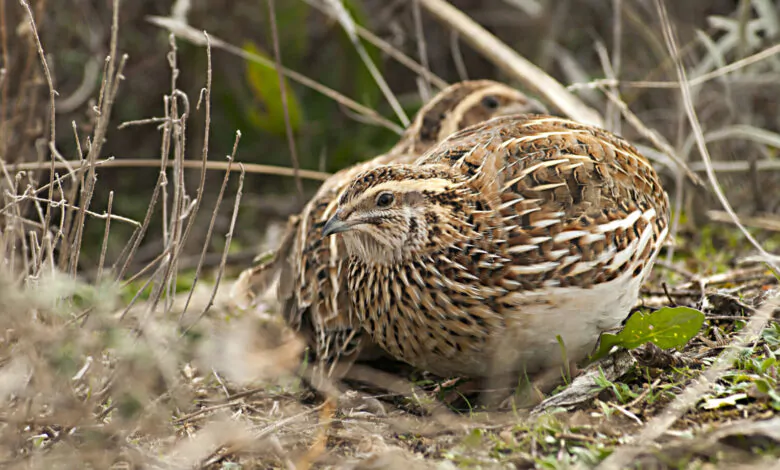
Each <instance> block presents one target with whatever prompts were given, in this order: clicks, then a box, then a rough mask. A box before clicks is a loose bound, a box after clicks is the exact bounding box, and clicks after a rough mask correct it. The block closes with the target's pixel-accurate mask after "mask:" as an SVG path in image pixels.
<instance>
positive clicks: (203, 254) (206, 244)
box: [179, 131, 241, 333]
mask: <svg viewBox="0 0 780 470" xmlns="http://www.w3.org/2000/svg"><path fill="white" fill-rule="evenodd" d="M239 140H241V132H240V131H238V132H236V138H235V140H234V141H233V151H232V153H231V154H230V156H228V169H227V171H225V177H224V178H223V179H222V186H220V188H219V194H218V195H217V202H216V203H214V210H213V211H212V213H211V220H210V221H209V228H208V229H207V230H206V239H205V240H204V242H203V247H202V248H201V252H200V260H199V261H198V267H197V268H195V277H194V279H193V281H192V286H191V287H190V291H189V293H188V294H187V300H186V301H185V302H184V308H183V309H182V311H181V314H179V325H181V322H182V319H183V318H184V315H185V314H186V313H187V309H188V308H189V306H190V301H191V300H192V295H193V293H194V292H195V286H196V285H197V284H198V279H200V271H201V269H202V267H203V259H204V258H205V257H206V251H208V247H209V244H210V243H211V236H212V233H213V232H214V224H215V223H216V220H217V213H218V212H219V207H220V206H221V205H222V199H223V198H224V196H225V189H226V188H227V183H228V180H229V179H230V168H231V166H232V164H233V161H234V160H235V156H236V151H237V149H238V142H239ZM185 333H186V332H185Z"/></svg>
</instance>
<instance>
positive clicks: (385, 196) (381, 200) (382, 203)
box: [376, 193, 395, 207]
mask: <svg viewBox="0 0 780 470" xmlns="http://www.w3.org/2000/svg"><path fill="white" fill-rule="evenodd" d="M394 200H395V197H394V196H393V194H392V193H382V194H380V195H379V196H378V197H377V198H376V205H377V206H379V207H387V206H389V205H390V204H392V203H393V201H394Z"/></svg>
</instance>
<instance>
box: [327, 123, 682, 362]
mask: <svg viewBox="0 0 780 470" xmlns="http://www.w3.org/2000/svg"><path fill="white" fill-rule="evenodd" d="M346 184H347V187H346V189H345V190H344V191H343V192H342V193H341V195H340V196H339V200H338V204H337V207H336V208H335V211H334V212H333V214H332V215H331V217H330V219H329V220H328V221H327V223H326V224H325V226H324V227H323V228H322V230H321V232H322V235H323V236H325V237H326V239H328V240H329V241H330V243H336V241H337V240H338V243H343V245H344V251H345V252H346V256H347V260H346V261H345V262H344V264H345V270H346V274H345V276H346V278H347V282H346V285H347V288H346V292H347V293H348V295H347V297H348V299H349V301H350V302H351V310H350V311H351V312H352V313H353V315H354V316H355V320H354V323H355V324H359V325H360V327H361V328H362V329H363V330H364V331H365V332H366V334H367V336H368V337H369V339H370V341H372V343H373V344H376V345H378V346H379V347H381V349H382V350H384V351H385V352H386V353H388V354H389V355H391V356H392V357H394V358H396V359H399V360H401V361H405V362H407V363H409V364H411V365H413V366H415V367H417V368H420V369H424V370H427V371H430V372H432V373H434V374H436V375H439V376H444V377H447V376H463V377H490V376H494V375H498V374H507V373H517V372H520V373H523V372H525V373H528V374H533V373H535V372H539V371H541V370H543V369H548V368H553V367H558V366H560V365H562V364H563V363H564V362H565V360H566V359H568V360H569V361H578V360H581V359H583V358H584V357H586V356H587V354H588V353H589V352H591V351H592V348H593V347H594V346H595V344H596V342H597V340H598V338H599V335H600V333H601V332H603V331H605V330H607V329H610V328H613V327H616V326H618V325H619V324H620V323H621V321H622V320H624V319H625V317H626V316H627V315H628V314H629V311H630V309H631V308H632V307H633V306H634V304H635V302H636V301H637V299H638V295H639V288H640V285H641V284H642V282H643V280H644V279H645V278H646V277H647V275H648V273H649V272H650V270H651V268H652V266H653V263H654V260H655V259H656V257H657V255H658V253H659V250H660V248H661V245H662V242H663V241H664V239H665V237H666V236H667V233H668V223H669V202H668V196H667V194H666V193H665V191H664V190H663V188H662V187H661V184H660V182H659V178H658V175H657V174H656V172H655V171H654V169H653V168H652V166H651V165H650V163H649V162H648V160H647V158H645V157H644V156H642V155H641V154H640V153H639V152H638V151H637V149H636V148H635V147H633V146H632V145H631V144H629V143H628V142H627V141H625V140H624V139H622V138H621V137H618V136H616V135H614V134H612V133H610V132H608V131H606V130H603V129H600V128H597V127H593V126H589V125H584V124H580V123H577V122H574V121H571V120H567V119H564V118H560V117H554V116H549V115H537V114H525V115H511V116H502V117H497V118H494V119H491V120H488V121H486V122H483V123H480V124H476V125H474V126H471V127H468V128H466V129H463V130H461V131H459V132H456V133H454V134H452V135H450V136H449V137H447V138H446V139H444V140H443V141H442V142H440V143H439V144H437V145H435V146H434V147H433V148H432V149H430V150H429V151H428V152H426V153H425V154H424V155H422V156H421V157H420V158H419V159H417V160H416V161H414V162H412V163H407V164H388V165H382V166H377V167H374V168H371V169H367V170H365V171H363V172H361V173H360V174H357V175H355V176H354V177H353V178H352V180H351V181H350V182H349V183H346ZM561 343H562V344H561ZM562 349H564V350H565V354H562Z"/></svg>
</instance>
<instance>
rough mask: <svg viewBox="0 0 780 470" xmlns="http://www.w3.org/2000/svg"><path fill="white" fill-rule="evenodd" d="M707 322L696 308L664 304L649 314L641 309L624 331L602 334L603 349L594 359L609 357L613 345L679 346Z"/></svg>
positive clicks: (600, 346)
mask: <svg viewBox="0 0 780 470" xmlns="http://www.w3.org/2000/svg"><path fill="white" fill-rule="evenodd" d="M703 323H704V314H703V313H702V312H700V311H698V310H696V309H694V308H688V307H664V308H662V309H659V310H656V311H655V312H653V313H651V314H649V315H646V314H644V313H642V312H637V313H636V314H634V315H632V316H631V318H629V319H628V321H627V322H626V326H625V327H624V328H623V330H622V331H621V332H620V333H618V334H616V335H613V334H610V333H604V334H603V335H601V341H600V344H599V349H598V351H596V353H595V354H594V355H593V356H591V360H592V361H595V360H597V359H600V358H602V357H604V356H606V355H607V354H608V353H609V351H610V350H611V349H612V347H613V346H620V347H623V348H626V349H634V348H638V347H639V346H642V345H643V344H645V343H653V344H655V345H656V346H658V347H659V348H661V349H669V348H677V347H680V346H683V345H685V343H687V342H688V341H690V339H691V338H693V337H694V336H696V334H697V333H698V332H699V330H700V329H701V326H702V324H703Z"/></svg>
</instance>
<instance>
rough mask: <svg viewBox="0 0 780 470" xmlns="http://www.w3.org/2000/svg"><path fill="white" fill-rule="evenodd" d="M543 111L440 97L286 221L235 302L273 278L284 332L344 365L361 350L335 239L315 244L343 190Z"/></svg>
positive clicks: (511, 98)
mask: <svg viewBox="0 0 780 470" xmlns="http://www.w3.org/2000/svg"><path fill="white" fill-rule="evenodd" d="M543 110H544V107H543V106H542V105H540V104H539V103H537V102H535V101H533V100H531V99H529V98H528V97H526V96H525V95H523V94H522V93H520V92H519V91H517V90H514V89H512V88H510V87H508V86H506V85H503V84H500V83H497V82H493V81H489V80H474V81H465V82H461V83H457V84H455V85H452V86H450V87H448V88H447V89H445V90H443V91H442V92H441V93H439V94H438V95H437V96H436V97H434V98H433V99H432V100H431V101H430V102H429V103H428V104H426V105H425V106H424V107H423V108H422V109H421V110H420V112H419V113H418V114H417V116H416V117H415V119H414V121H413V123H412V124H411V125H410V127H409V128H408V129H407V130H406V131H405V132H404V134H403V136H402V137H401V139H400V141H399V142H398V143H397V144H396V145H395V146H394V147H393V148H392V149H391V150H390V151H388V152H387V153H385V154H383V155H380V156H378V157H375V158H374V159H372V160H369V161H367V162H364V163H362V164H358V165H356V166H354V167H350V168H347V169H345V170H342V171H340V172H338V173H336V174H334V175H333V176H332V177H331V178H329V179H328V180H327V181H326V182H325V183H324V184H323V185H322V186H321V187H320V189H319V191H318V192H317V194H316V195H315V196H314V197H313V198H312V199H311V201H310V202H309V203H308V204H307V205H306V207H305V208H304V210H303V212H302V213H301V214H300V215H299V216H295V217H293V218H291V220H290V223H289V224H288V228H287V232H286V233H285V235H284V236H283V237H282V243H281V244H280V247H279V248H278V249H277V250H276V252H275V253H274V255H273V256H272V257H271V259H270V260H268V261H266V262H265V263H263V264H261V265H259V266H256V267H254V268H251V269H249V270H247V271H245V272H244V273H242V275H241V276H240V278H239V280H238V282H237V284H236V286H235V288H234V291H233V295H234V297H236V298H237V299H239V300H240V301H243V302H244V303H246V302H251V300H252V299H253V298H254V297H255V296H256V295H257V294H258V293H259V292H262V291H263V290H265V289H266V288H267V287H268V286H269V285H270V284H271V282H272V281H274V280H275V279H277V278H278V280H279V282H278V288H277V296H278V298H279V300H280V301H281V302H282V312H283V315H284V316H285V319H286V320H287V322H288V324H289V325H290V326H291V327H293V328H294V329H296V330H300V331H301V332H302V333H304V336H305V337H307V340H308V343H309V345H310V347H311V348H312V349H313V351H314V352H315V355H316V356H317V359H318V360H319V361H320V362H324V363H326V364H327V365H328V366H332V365H335V364H336V363H337V362H339V361H340V362H341V363H342V364H344V365H348V364H349V363H351V361H352V360H354V359H355V358H356V357H357V355H358V354H359V353H360V351H362V350H363V346H362V344H363V343H362V335H361V328H360V327H359V325H356V324H355V323H354V320H355V318H356V316H355V315H354V314H351V313H350V312H349V306H350V300H349V292H348V291H347V289H346V268H345V266H344V260H345V255H344V249H343V246H342V244H341V242H340V241H339V240H338V239H335V238H333V239H324V238H323V236H322V227H323V225H324V224H325V222H326V221H327V220H328V218H330V217H331V215H332V214H333V212H334V211H335V208H336V203H337V200H338V196H339V194H340V193H341V191H342V190H343V189H344V188H345V187H346V184H347V183H348V182H349V181H351V180H352V178H353V177H354V176H355V175H357V174H358V173H360V172H361V171H365V170H367V169H370V168H374V167H376V166H379V165H382V164H386V163H390V162H395V163H409V162H412V161H414V160H415V159H416V158H418V157H419V156H420V155H421V154H422V153H423V152H424V151H425V150H427V149H429V148H430V147H431V146H432V145H434V144H436V143H437V142H439V141H440V140H442V139H443V138H445V137H447V136H448V135H450V134H452V133H453V132H455V131H457V130H460V129H464V128H466V127H468V126H470V125H473V124H477V123H479V122H483V121H485V120H487V119H490V118H491V117H494V116H500V115H505V114H511V113H517V112H540V111H543Z"/></svg>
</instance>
